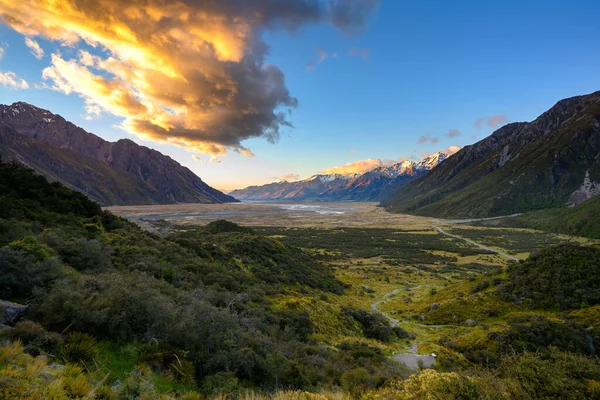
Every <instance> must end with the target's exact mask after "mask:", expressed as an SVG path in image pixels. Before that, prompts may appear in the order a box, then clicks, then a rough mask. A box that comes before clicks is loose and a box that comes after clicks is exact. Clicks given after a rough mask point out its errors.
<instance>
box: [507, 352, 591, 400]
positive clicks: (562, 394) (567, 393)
mask: <svg viewBox="0 0 600 400" xmlns="http://www.w3.org/2000/svg"><path fill="white" fill-rule="evenodd" d="M497 375H498V376H499V377H500V378H503V379H507V380H513V381H515V382H518V385H519V386H520V388H519V389H521V390H519V391H518V392H517V393H515V397H514V398H524V399H525V398H529V399H544V400H553V399H582V400H583V399H597V398H599V397H600V392H599V391H598V389H599V388H600V387H599V386H598V383H599V381H600V364H599V363H598V359H597V358H588V357H585V356H582V355H578V354H571V353H568V352H562V351H558V350H556V349H550V351H549V352H547V353H546V354H544V355H542V354H536V353H525V354H521V355H511V356H508V357H506V358H504V359H503V360H502V363H501V364H500V368H499V369H498V371H497ZM515 391H516V390H515ZM517 395H518V397H516V396H517Z"/></svg>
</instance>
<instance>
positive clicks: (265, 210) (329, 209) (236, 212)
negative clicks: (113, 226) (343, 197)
mask: <svg viewBox="0 0 600 400" xmlns="http://www.w3.org/2000/svg"><path fill="white" fill-rule="evenodd" d="M244 204H246V205H248V204H252V205H259V206H261V207H254V208H251V209H248V208H242V207H239V206H240V205H244ZM227 206H231V209H230V210H227V211H223V210H220V211H209V210H207V211H206V212H203V213H190V214H148V215H134V216H127V215H124V218H127V219H129V220H134V219H148V220H156V219H188V218H189V219H191V218H213V219H214V218H215V217H218V218H229V217H248V216H250V217H251V216H261V215H276V214H282V215H301V214H319V215H342V214H345V213H347V212H353V211H356V210H357V208H356V207H353V206H352V205H350V204H349V205H340V204H339V203H335V204H327V203H322V204H313V203H304V204H301V203H276V202H270V203H262V202H260V203H259V202H248V203H231V204H227ZM228 208H229V207H228Z"/></svg>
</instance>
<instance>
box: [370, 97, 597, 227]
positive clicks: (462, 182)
mask: <svg viewBox="0 0 600 400" xmlns="http://www.w3.org/2000/svg"><path fill="white" fill-rule="evenodd" d="M599 194H600V91H599V92H595V93H591V94H588V95H584V96H577V97H572V98H569V99H564V100H561V101H559V102H558V103H557V104H556V105H555V106H554V107H552V108H551V109H549V110H548V111H547V112H545V113H543V114H542V115H541V116H539V117H538V118H537V119H536V120H534V121H532V122H517V123H511V124H508V125H506V126H504V127H502V128H500V129H498V130H497V131H495V132H494V133H493V134H492V135H491V136H489V137H487V138H485V139H483V140H481V141H479V142H477V143H475V144H473V145H471V146H465V147H464V148H463V149H461V150H460V151H458V152H457V153H456V154H454V155H453V156H452V157H451V158H449V159H448V160H446V161H445V162H444V163H442V164H440V165H439V166H437V167H436V168H434V169H433V170H431V171H430V172H429V173H427V174H425V175H422V176H420V177H418V178H417V179H414V180H413V181H412V182H409V183H408V184H406V185H404V186H403V187H402V188H400V189H399V190H398V191H397V192H396V193H395V194H394V195H393V196H391V197H390V198H389V199H387V200H385V201H384V202H383V203H382V205H383V206H385V207H386V208H387V209H388V210H390V211H393V212H399V213H412V214H418V215H425V216H435V217H451V218H473V217H490V216H500V215H509V214H514V213H522V212H526V211H532V210H540V209H546V208H557V207H566V206H575V205H578V204H580V203H582V202H584V201H586V200H588V199H591V198H593V197H595V196H597V195H599Z"/></svg>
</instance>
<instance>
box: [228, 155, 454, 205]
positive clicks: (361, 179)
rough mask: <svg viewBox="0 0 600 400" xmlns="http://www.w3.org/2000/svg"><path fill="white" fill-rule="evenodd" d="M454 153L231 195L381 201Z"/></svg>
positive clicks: (281, 183) (252, 197)
mask: <svg viewBox="0 0 600 400" xmlns="http://www.w3.org/2000/svg"><path fill="white" fill-rule="evenodd" d="M451 154H452V152H451V151H450V150H443V151H440V152H438V153H435V154H433V155H431V156H428V157H426V158H424V159H423V160H421V161H419V162H414V161H409V160H406V161H402V162H400V163H397V164H394V165H392V166H389V167H383V166H381V167H377V168H375V169H372V170H370V171H368V172H365V173H362V174H352V175H341V174H318V175H313V176H311V177H310V178H308V179H305V180H301V181H296V182H286V181H282V182H274V183H270V184H267V185H262V186H250V187H247V188H245V189H239V190H234V191H232V192H230V193H229V194H230V195H231V196H234V197H235V198H237V199H240V200H294V201H381V200H383V199H385V198H387V197H389V196H391V195H392V194H393V193H394V192H395V191H396V190H398V189H399V188H400V187H402V186H404V185H405V184H407V183H408V182H410V181H412V180H413V179H415V178H417V177H419V176H422V175H424V174H426V173H427V172H428V171H429V170H431V169H432V168H434V167H436V166H437V165H438V164H440V163H441V162H442V161H444V160H446V158H448V157H449V156H450V155H451Z"/></svg>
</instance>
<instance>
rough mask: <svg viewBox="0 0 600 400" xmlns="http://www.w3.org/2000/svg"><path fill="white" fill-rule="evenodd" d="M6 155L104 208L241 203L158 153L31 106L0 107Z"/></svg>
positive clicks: (0, 139) (0, 143)
mask: <svg viewBox="0 0 600 400" xmlns="http://www.w3.org/2000/svg"><path fill="white" fill-rule="evenodd" d="M0 155H2V157H3V159H4V160H15V161H19V162H21V163H23V164H25V165H27V166H29V167H31V168H33V169H34V170H36V171H37V172H38V173H40V174H42V175H44V176H46V177H48V178H49V179H51V180H56V181H60V182H62V183H63V184H65V185H67V186H69V187H71V188H73V189H76V190H79V191H81V192H83V193H85V194H87V195H88V196H89V197H90V198H92V199H94V200H96V201H98V202H99V203H100V204H102V205H133V204H170V203H224V202H234V201H236V200H235V199H234V198H233V197H231V196H227V195H225V194H223V193H221V192H220V191H218V190H216V189H214V188H212V187H210V186H208V185H207V184H206V183H204V182H203V181H202V179H200V178H199V177H198V176H196V175H195V174H194V173H193V172H192V171H190V170H189V169H187V168H185V167H183V166H181V165H180V164H179V163H178V162H176V161H175V160H173V159H172V158H170V157H168V156H165V155H163V154H161V153H159V152H158V151H155V150H151V149H149V148H147V147H144V146H139V145H137V144H136V143H134V142H132V141H131V140H128V139H122V140H119V141H117V142H114V143H113V142H108V141H106V140H104V139H102V138H100V137H98V136H96V135H94V134H92V133H89V132H86V131H84V130H83V129H81V128H79V127H77V126H75V125H74V124H72V123H70V122H68V121H66V120H65V119H64V118H62V117H61V116H59V115H54V114H52V113H51V112H49V111H46V110H42V109H40V108H37V107H34V106H32V105H29V104H27V103H14V104H13V105H10V106H4V105H0Z"/></svg>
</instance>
